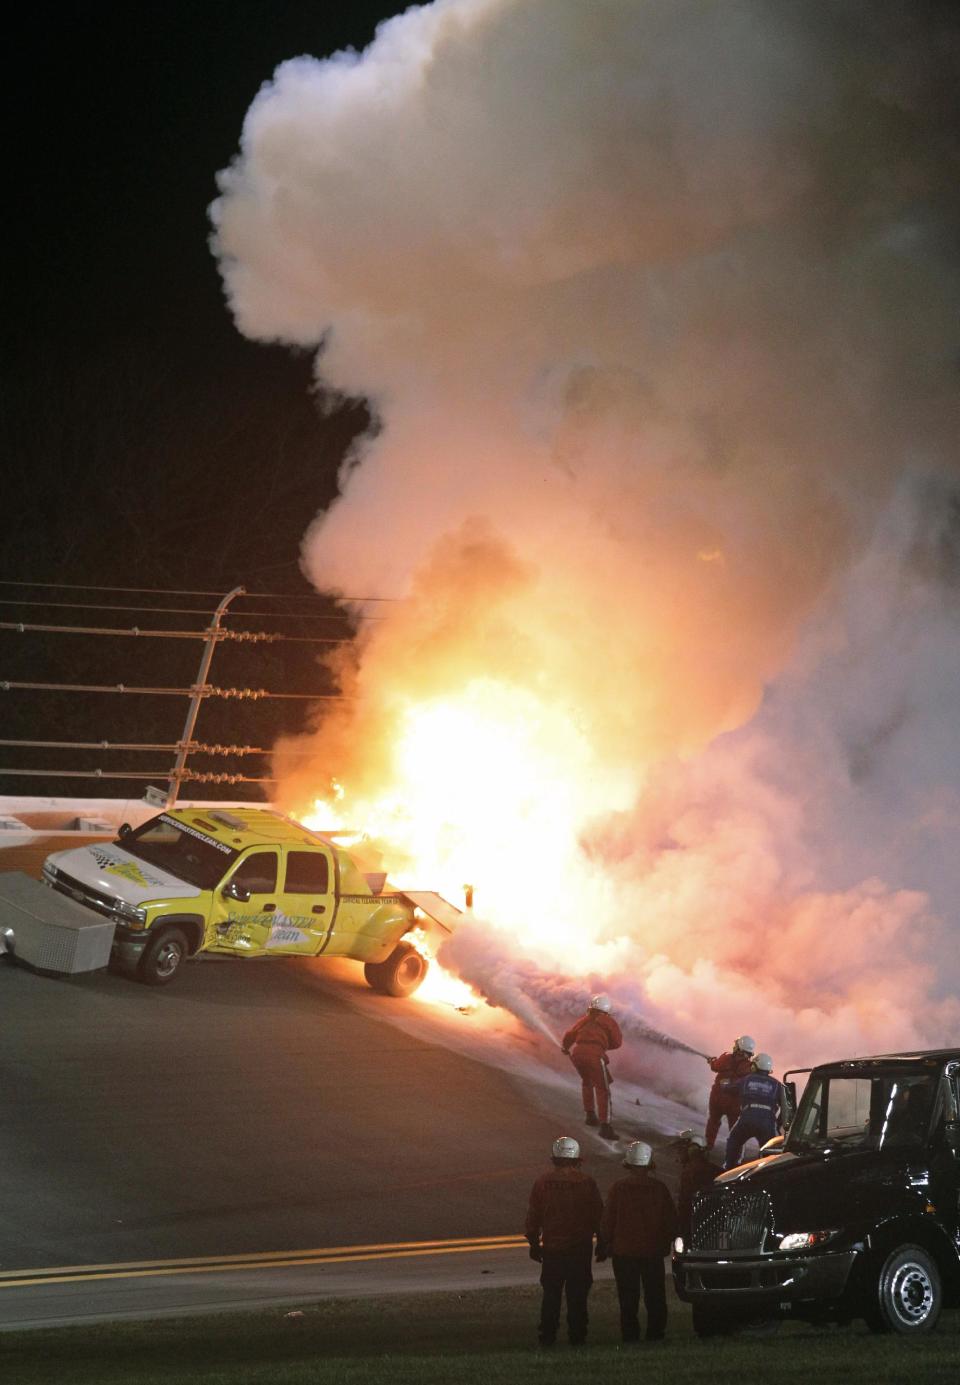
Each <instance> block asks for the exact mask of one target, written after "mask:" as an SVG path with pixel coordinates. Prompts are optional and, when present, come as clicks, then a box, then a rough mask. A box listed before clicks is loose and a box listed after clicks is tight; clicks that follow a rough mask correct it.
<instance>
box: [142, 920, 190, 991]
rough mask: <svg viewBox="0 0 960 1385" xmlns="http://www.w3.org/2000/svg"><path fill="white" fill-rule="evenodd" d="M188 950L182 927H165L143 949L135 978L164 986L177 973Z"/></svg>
mask: <svg viewBox="0 0 960 1385" xmlns="http://www.w3.org/2000/svg"><path fill="white" fill-rule="evenodd" d="M189 950H190V947H189V944H188V942H187V935H186V933H184V931H183V929H182V928H165V929H164V930H163V932H162V933H158V934H157V936H156V937H155V938H151V939H150V941H149V942H148V943H147V945H146V947H145V948H144V949H143V956H142V957H141V958H140V963H139V965H138V967H137V980H138V981H142V982H143V984H144V985H145V986H166V985H168V984H169V983H170V982H171V981H172V980H173V978H174V977H175V976H176V975H177V973H178V972H179V970H180V968H181V967H182V966H183V963H184V961H185V960H186V957H187V954H188V952H189Z"/></svg>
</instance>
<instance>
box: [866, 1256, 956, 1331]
mask: <svg viewBox="0 0 960 1385" xmlns="http://www.w3.org/2000/svg"><path fill="white" fill-rule="evenodd" d="M942 1307H943V1287H942V1285H941V1283H940V1271H939V1270H938V1269H937V1266H936V1263H935V1262H934V1260H933V1259H932V1258H931V1256H929V1255H928V1254H927V1252H926V1251H925V1250H923V1249H921V1247H920V1246H900V1247H899V1249H898V1250H894V1251H892V1252H891V1253H890V1254H889V1255H888V1256H887V1258H886V1260H885V1262H884V1265H883V1268H882V1269H881V1271H880V1274H879V1276H878V1278H877V1288H876V1303H875V1305H874V1307H873V1310H872V1312H871V1313H870V1314H869V1315H868V1317H867V1325H868V1326H869V1327H870V1328H871V1329H872V1330H873V1331H874V1332H899V1333H902V1334H903V1335H904V1336H907V1337H915V1336H917V1335H918V1334H919V1333H921V1332H932V1331H933V1329H934V1327H936V1325H937V1319H938V1318H939V1316H940V1309H941V1308H942Z"/></svg>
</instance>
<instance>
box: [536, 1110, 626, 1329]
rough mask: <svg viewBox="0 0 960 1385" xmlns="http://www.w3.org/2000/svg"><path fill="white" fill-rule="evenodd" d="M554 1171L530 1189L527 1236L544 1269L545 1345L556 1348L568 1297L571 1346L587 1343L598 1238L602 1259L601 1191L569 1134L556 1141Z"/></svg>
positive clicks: (542, 1314) (542, 1312)
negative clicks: (562, 1309)
mask: <svg viewBox="0 0 960 1385" xmlns="http://www.w3.org/2000/svg"><path fill="white" fill-rule="evenodd" d="M551 1154H552V1158H551V1162H552V1164H553V1168H552V1169H551V1170H550V1171H549V1172H547V1173H544V1174H541V1175H540V1177H539V1178H538V1179H537V1181H536V1183H534V1185H533V1187H532V1189H531V1190H530V1205H529V1207H528V1208H527V1221H526V1228H525V1234H526V1238H527V1241H528V1242H529V1245H530V1259H531V1260H536V1261H537V1263H538V1264H539V1265H540V1266H541V1270H540V1284H541V1286H542V1288H543V1300H542V1304H541V1308H540V1334H539V1335H540V1345H541V1346H542V1347H552V1346H553V1344H554V1342H555V1341H556V1340H557V1328H558V1327H559V1326H560V1304H561V1301H562V1299H563V1294H564V1290H566V1295H567V1334H568V1336H569V1338H570V1345H571V1346H573V1347H576V1346H582V1345H583V1343H584V1342H585V1341H586V1340H587V1321H588V1319H587V1295H588V1294H589V1292H590V1286H591V1284H592V1283H593V1274H592V1270H591V1260H592V1256H593V1240H594V1237H595V1236H596V1237H597V1238H598V1240H597V1258H598V1259H600V1258H604V1259H605V1258H606V1257H605V1256H602V1255H601V1245H600V1241H599V1236H600V1216H601V1213H602V1211H603V1200H602V1199H601V1197H600V1189H599V1188H598V1187H597V1185H596V1183H595V1182H594V1181H593V1179H592V1178H591V1177H590V1175H589V1174H586V1173H583V1172H582V1170H581V1168H580V1146H579V1145H578V1144H577V1142H576V1140H573V1139H571V1138H570V1136H569V1135H561V1136H560V1137H559V1139H556V1140H554V1142H553V1149H552V1151H551Z"/></svg>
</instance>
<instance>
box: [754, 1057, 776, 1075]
mask: <svg viewBox="0 0 960 1385" xmlns="http://www.w3.org/2000/svg"><path fill="white" fill-rule="evenodd" d="M753 1066H754V1067H755V1068H756V1070H757V1072H773V1059H772V1058H771V1057H770V1054H769V1053H758V1054H757V1056H756V1058H754V1060H753Z"/></svg>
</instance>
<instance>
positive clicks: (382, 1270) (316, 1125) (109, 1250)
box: [0, 959, 619, 1327]
mask: <svg viewBox="0 0 960 1385" xmlns="http://www.w3.org/2000/svg"><path fill="white" fill-rule="evenodd" d="M415 1003H416V1002H413V1001H403V1000H394V999H392V998H389V997H381V996H375V995H374V994H373V992H371V991H369V989H368V988H367V987H366V986H364V985H363V983H362V981H361V980H360V971H359V968H358V967H356V965H355V964H350V963H332V964H323V963H319V962H304V961H300V960H296V959H291V960H278V959H272V960H268V961H262V962H258V961H248V962H244V961H231V960H227V961H217V960H213V961H211V960H206V961H200V962H196V963H192V964H191V965H190V966H188V967H187V968H185V970H184V972H183V974H182V976H180V977H179V978H178V979H177V981H176V982H175V984H174V985H172V986H170V987H168V988H158V989H154V988H150V987H146V986H142V985H139V984H137V983H136V982H134V981H131V980H129V979H127V978H126V977H123V976H118V975H114V974H111V973H108V972H98V973H94V974H90V975H86V976H82V977H76V978H72V979H69V980H57V979H51V978H49V977H43V976H39V975H36V974H35V973H33V972H31V971H29V970H27V969H26V968H23V967H21V966H18V965H11V964H10V963H9V962H4V963H3V964H0V1090H2V1094H3V1110H4V1116H3V1123H2V1127H0V1130H2V1133H0V1326H7V1327H12V1326H21V1325H22V1326H25V1325H39V1324H40V1323H43V1322H47V1323H53V1322H62V1321H67V1320H75V1319H76V1318H86V1317H100V1318H102V1317H115V1316H128V1315H136V1316H152V1315H153V1314H154V1313H160V1312H163V1313H166V1312H177V1311H198V1310H200V1309H205V1308H218V1307H235V1306H239V1305H241V1304H244V1303H253V1302H256V1303H263V1302H283V1301H288V1300H292V1301H296V1300H298V1299H304V1298H311V1297H314V1298H315V1297H322V1296H327V1295H329V1294H333V1293H341V1294H342V1293H350V1294H359V1293H363V1292H373V1291H377V1292H381V1291H386V1290H387V1289H391V1290H399V1291H410V1290H415V1289H419V1288H427V1287H443V1288H452V1287H466V1286H468V1285H480V1284H483V1283H500V1284H503V1283H506V1282H529V1280H530V1278H531V1275H534V1277H535V1267H534V1266H532V1265H531V1264H530V1262H529V1260H528V1259H527V1258H526V1254H525V1250H524V1248H523V1247H520V1246H518V1244H517V1242H516V1240H515V1238H516V1237H517V1235H518V1233H519V1232H520V1231H521V1230H522V1224H523V1214H524V1211H525V1206H526V1198H527V1193H528V1191H529V1188H530V1184H531V1183H532V1181H533V1179H534V1178H535V1177H536V1176H537V1174H538V1173H539V1172H540V1171H541V1170H542V1169H543V1168H544V1166H545V1162H546V1160H545V1155H546V1152H547V1151H548V1149H549V1145H550V1142H551V1140H552V1139H553V1138H554V1137H555V1136H556V1134H557V1133H558V1129H559V1122H558V1118H557V1116H555V1115H552V1114H551V1113H550V1112H549V1111H548V1110H547V1109H545V1108H544V1107H543V1106H542V1105H540V1104H539V1103H538V1099H537V1094H536V1092H535V1091H533V1090H532V1089H528V1088H525V1087H524V1086H523V1085H521V1084H520V1083H519V1082H518V1081H517V1080H515V1079H514V1078H512V1077H511V1076H509V1075H508V1074H507V1073H505V1072H502V1071H500V1070H498V1069H496V1068H493V1067H490V1066H487V1065H485V1064H483V1063H480V1062H476V1061H474V1060H472V1059H470V1058H468V1057H464V1056H463V1055H462V1053H457V1052H454V1051H452V1050H451V1049H450V1048H448V1047H447V1046H446V1045H444V1044H443V1043H442V1042H436V1041H434V1042H431V1041H430V1040H429V1039H428V1038H423V1037H418V1035H417V1033H414V1032H411V1023H410V1018H411V1015H412V1012H411V1011H410V1010H409V1009H407V1007H409V1006H412V1005H415ZM420 1008H421V1009H422V1008H423V1007H420ZM401 1026H402V1027H401ZM412 1028H413V1029H416V1028H417V1024H416V1023H415V1024H413V1026H412ZM421 1031H422V1032H426V1033H427V1034H429V1033H430V1032H431V1031H430V1027H429V1016H428V1017H427V1021H426V1029H425V1030H423V1029H422V1025H421ZM440 1032H441V1033H442V1031H440ZM570 1098H571V1101H570V1105H571V1107H572V1108H573V1110H575V1109H576V1104H577V1103H576V1101H575V1092H574V1091H571V1093H570ZM574 1119H575V1120H576V1119H577V1118H576V1117H574ZM568 1123H569V1122H568ZM608 1162H610V1163H611V1167H610V1169H609V1170H608V1171H607V1173H608V1176H607V1177H606V1179H605V1180H603V1181H604V1182H609V1181H611V1180H612V1177H614V1176H615V1175H616V1172H619V1170H618V1169H617V1168H616V1163H615V1162H614V1161H609V1160H608ZM505 1237H506V1238H508V1239H507V1240H506V1241H504V1238H505ZM472 1238H487V1239H489V1238H494V1241H493V1245H492V1246H487V1247H483V1246H470V1245H467V1244H464V1242H466V1241H468V1240H469V1239H472ZM431 1241H454V1242H457V1243H458V1248H457V1249H451V1248H448V1247H447V1248H437V1247H434V1248H428V1247H425V1246H422V1245H420V1246H419V1247H418V1248H417V1249H416V1250H415V1251H413V1252H410V1251H409V1245H410V1243H414V1242H416V1243H423V1242H431ZM405 1246H406V1247H408V1250H407V1251H406V1252H405V1251H404V1250H403V1247H405ZM357 1247H367V1248H369V1247H374V1248H376V1249H375V1253H373V1252H371V1253H367V1254H363V1253H354V1254H353V1255H352V1256H351V1255H347V1254H346V1253H345V1252H344V1248H346V1249H347V1250H352V1251H356V1248H357ZM331 1250H332V1251H333V1252H336V1253H335V1254H331ZM277 1253H281V1255H283V1254H284V1253H293V1254H292V1255H289V1254H288V1255H286V1256H285V1258H284V1260H283V1263H277V1259H276V1256H277ZM229 1256H250V1257H251V1261H250V1263H249V1265H246V1264H244V1265H243V1267H242V1268H240V1267H239V1265H238V1264H237V1263H234V1264H231V1265H226V1264H224V1263H223V1261H222V1257H229ZM271 1257H272V1258H271ZM188 1259H196V1260H198V1261H200V1262H202V1263H201V1264H200V1265H198V1266H194V1267H189V1268H185V1267H184V1265H183V1262H184V1261H185V1260H188ZM131 1262H133V1264H134V1265H136V1266H140V1270H136V1269H135V1268H132V1267H131ZM144 1262H150V1264H149V1265H148V1266H146V1268H144ZM157 1262H160V1263H157ZM164 1262H173V1263H172V1264H165V1263H164ZM123 1266H126V1269H123V1268H121V1267H123ZM91 1267H94V1269H93V1271H91ZM485 1270H486V1271H488V1272H489V1273H488V1274H486V1275H484V1271H485ZM24 1271H25V1272H27V1273H22V1272H24ZM118 1271H119V1273H118ZM505 1276H512V1277H511V1278H509V1279H508V1278H506V1277H505ZM364 1286H366V1287H364Z"/></svg>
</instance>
